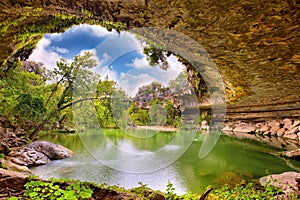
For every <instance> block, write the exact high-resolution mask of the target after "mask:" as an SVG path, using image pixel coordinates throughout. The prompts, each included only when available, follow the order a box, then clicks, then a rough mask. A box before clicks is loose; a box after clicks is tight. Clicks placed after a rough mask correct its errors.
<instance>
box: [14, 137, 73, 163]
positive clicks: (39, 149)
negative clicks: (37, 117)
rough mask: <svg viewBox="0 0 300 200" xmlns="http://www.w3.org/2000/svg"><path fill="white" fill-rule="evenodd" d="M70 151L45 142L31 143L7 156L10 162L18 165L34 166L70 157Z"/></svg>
mask: <svg viewBox="0 0 300 200" xmlns="http://www.w3.org/2000/svg"><path fill="white" fill-rule="evenodd" d="M71 155H72V151H71V150H69V149H67V148H65V147H63V146H61V145H58V144H54V143H51V142H47V141H36V142H32V143H30V144H28V145H26V146H24V147H22V148H20V149H17V150H14V151H12V152H11V153H10V154H9V157H10V158H11V159H10V160H11V161H12V162H14V163H16V164H18V165H23V166H29V167H30V166H36V165H43V164H47V163H49V162H50V160H57V159H63V158H67V157H70V156H71Z"/></svg>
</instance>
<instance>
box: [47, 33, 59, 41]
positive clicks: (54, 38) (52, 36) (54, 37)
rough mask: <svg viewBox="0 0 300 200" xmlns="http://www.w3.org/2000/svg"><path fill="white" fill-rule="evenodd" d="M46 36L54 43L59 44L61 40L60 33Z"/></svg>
mask: <svg viewBox="0 0 300 200" xmlns="http://www.w3.org/2000/svg"><path fill="white" fill-rule="evenodd" d="M46 36H48V37H49V39H51V40H52V41H55V42H60V41H61V40H62V39H63V36H62V33H51V34H47V35H46Z"/></svg>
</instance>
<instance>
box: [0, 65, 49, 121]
mask: <svg viewBox="0 0 300 200" xmlns="http://www.w3.org/2000/svg"><path fill="white" fill-rule="evenodd" d="M11 65H13V67H14V70H11V71H9V72H7V73H6V74H5V76H4V77H3V78H2V79H1V80H0V99H1V101H0V102H1V107H0V115H1V116H4V117H6V118H7V119H8V120H9V121H10V122H12V123H16V122H17V121H18V122H22V121H24V120H26V119H27V120H33V121H37V120H38V116H39V114H40V113H43V112H44V111H45V108H44V106H43V101H44V97H43V95H44V94H45V90H46V88H47V87H45V86H44V81H43V80H42V78H41V75H39V74H35V73H33V72H26V71H23V70H22V69H21V67H22V66H21V65H22V64H21V62H13V63H11ZM23 114H24V116H23Z"/></svg>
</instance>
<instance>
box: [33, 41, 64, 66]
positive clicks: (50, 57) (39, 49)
mask: <svg viewBox="0 0 300 200" xmlns="http://www.w3.org/2000/svg"><path fill="white" fill-rule="evenodd" d="M50 44H51V41H50V40H49V39H46V38H43V39H41V40H40V41H39V42H38V44H37V46H36V49H35V50H34V51H33V52H32V54H31V55H30V56H29V58H28V60H31V61H36V62H42V63H44V66H45V67H46V68H47V69H49V70H53V69H54V67H55V66H56V61H59V60H60V58H61V57H60V56H59V55H58V54H57V53H55V52H53V51H47V50H46V48H47V47H48V46H50Z"/></svg>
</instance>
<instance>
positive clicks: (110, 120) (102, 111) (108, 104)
mask: <svg viewBox="0 0 300 200" xmlns="http://www.w3.org/2000/svg"><path fill="white" fill-rule="evenodd" d="M115 87H116V82H115V81H112V80H109V79H108V77H106V78H105V79H104V80H100V81H99V83H98V85H97V90H96V98H97V99H96V100H95V107H96V110H97V118H98V120H99V124H100V127H101V128H116V127H117V124H116V122H115V120H114V116H113V113H112V96H113V94H115V92H114V91H115Z"/></svg>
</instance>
